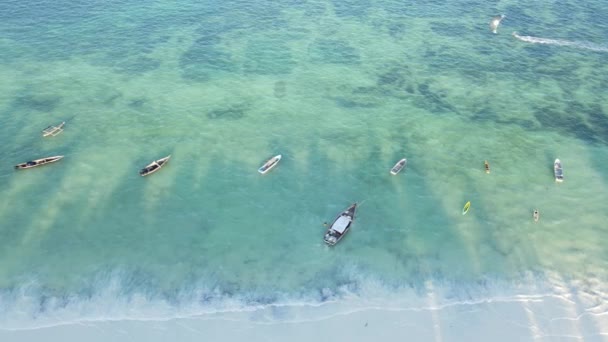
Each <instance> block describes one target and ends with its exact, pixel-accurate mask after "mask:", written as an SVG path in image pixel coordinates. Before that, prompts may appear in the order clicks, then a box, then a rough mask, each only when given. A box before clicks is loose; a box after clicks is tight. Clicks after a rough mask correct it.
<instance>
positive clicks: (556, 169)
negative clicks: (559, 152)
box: [553, 159, 564, 183]
mask: <svg viewBox="0 0 608 342" xmlns="http://www.w3.org/2000/svg"><path fill="white" fill-rule="evenodd" d="M553 174H554V175H555V181H556V182H559V183H561V182H563V181H564V171H563V170H562V162H561V161H560V160H559V159H555V162H554V163H553Z"/></svg>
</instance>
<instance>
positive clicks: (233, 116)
mask: <svg viewBox="0 0 608 342" xmlns="http://www.w3.org/2000/svg"><path fill="white" fill-rule="evenodd" d="M245 114H246V110H245V106H244V105H233V106H230V107H228V108H221V109H215V110H212V111H210V112H209V113H207V117H208V118H209V119H214V120H215V119H223V120H239V119H242V118H243V117H245Z"/></svg>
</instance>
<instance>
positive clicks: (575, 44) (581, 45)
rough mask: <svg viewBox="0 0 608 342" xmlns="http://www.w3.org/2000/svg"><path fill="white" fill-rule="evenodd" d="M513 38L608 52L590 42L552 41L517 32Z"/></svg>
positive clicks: (604, 48)
mask: <svg viewBox="0 0 608 342" xmlns="http://www.w3.org/2000/svg"><path fill="white" fill-rule="evenodd" d="M513 37H515V38H517V39H519V40H521V41H522V42H528V43H533V44H547V45H558V46H569V47H574V48H578V49H585V50H591V51H597V52H608V47H606V46H603V45H599V44H594V43H590V42H579V41H570V40H563V39H550V38H540V37H533V36H520V35H519V34H517V32H513Z"/></svg>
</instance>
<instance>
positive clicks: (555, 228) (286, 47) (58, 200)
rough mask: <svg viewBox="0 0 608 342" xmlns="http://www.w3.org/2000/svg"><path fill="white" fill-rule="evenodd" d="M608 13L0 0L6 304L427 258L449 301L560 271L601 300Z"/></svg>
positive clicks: (144, 298)
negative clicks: (494, 28) (557, 172)
mask: <svg viewBox="0 0 608 342" xmlns="http://www.w3.org/2000/svg"><path fill="white" fill-rule="evenodd" d="M498 13H505V14H506V15H507V17H506V18H505V19H504V20H503V22H502V24H501V26H500V27H499V29H498V34H496V35H494V34H492V33H491V32H490V31H489V28H488V23H489V20H490V18H491V17H492V16H493V15H496V14H498ZM606 13H607V12H606V4H604V3H603V2H602V1H587V2H585V4H580V3H579V2H574V1H569V2H567V3H564V2H561V1H560V2H557V1H553V2H549V3H546V2H545V3H543V4H542V5H540V4H538V5H537V4H533V3H525V4H524V3H519V4H509V5H507V4H505V5H503V6H500V7H494V6H492V5H491V4H489V3H487V2H484V1H469V2H466V3H462V2H459V1H451V2H437V1H430V2H426V3H425V4H420V3H418V2H414V1H377V2H369V1H359V0H349V1H340V0H335V1H296V0H292V1H259V0H256V1H253V0H252V1H244V0H243V1H179V2H170V1H163V2H148V1H143V2H142V1H103V2H90V1H76V2H74V1H69V2H68V1H39V2H35V3H34V2H27V1H26V2H23V1H13V0H9V1H5V2H3V3H1V4H0V33H1V34H0V37H1V38H0V51H1V52H0V61H1V63H0V73H1V74H2V75H3V77H2V78H1V79H0V94H1V95H0V144H1V146H3V151H4V152H3V155H4V157H3V158H2V160H3V163H2V164H3V165H4V166H3V167H1V168H0V198H2V200H1V201H0V304H1V305H0V307H1V309H0V328H4V329H22V328H29V327H36V326H42V325H53V324H61V323H64V322H67V321H74V320H95V319H100V318H103V319H142V318H143V319H146V318H151V319H156V318H166V317H175V316H188V315H193V314H200V313H204V312H216V311H223V310H227V311H230V310H249V309H252V308H255V307H258V306H260V305H291V304H294V303H310V304H315V303H322V302H327V301H338V302H339V301H340V300H343V299H344V298H345V297H347V296H351V295H354V296H355V297H357V298H360V299H361V300H363V301H367V300H370V301H378V302H381V303H385V301H386V302H387V303H389V302H391V300H392V299H391V294H393V293H396V291H410V290H413V292H414V293H416V294H418V295H420V296H421V297H423V296H424V295H425V294H427V293H428V291H429V282H431V283H433V284H434V286H435V287H437V286H439V287H441V288H442V289H443V290H442V291H441V292H442V295H441V296H440V297H439V298H438V299H437V300H438V301H439V302H442V303H443V302H445V303H450V302H454V301H458V300H462V299H463V298H474V299H476V298H477V299H479V298H491V297H492V296H495V295H498V294H504V293H507V294H511V295H517V294H525V295H536V294H539V293H546V292H552V291H555V286H553V285H555V284H559V285H560V286H562V285H563V284H574V283H576V284H577V286H580V288H579V290H578V291H581V292H585V293H590V294H591V295H590V299H589V300H588V301H587V300H585V301H584V303H585V305H587V304H588V303H595V302H597V301H600V302H601V301H603V300H604V299H605V297H606V295H605V293H606V292H604V288H603V286H604V285H602V284H604V283H605V281H606V280H607V276H608V274H607V273H606V271H605V270H606V266H608V265H607V260H608V249H607V248H606V245H605V243H604V242H603V241H605V239H606V238H607V237H608V231H607V228H606V225H605V222H606V219H608V214H607V212H606V204H605V203H606V199H608V196H607V195H606V193H607V190H608V183H607V182H608V173H607V172H606V168H605V165H606V162H608V145H607V144H608V114H607V113H608V107H607V103H608V102H607V96H606V92H605V89H606V88H607V86H608V83H607V82H608V81H607V75H608V74H607V71H608V66H607V65H608V63H607V62H608V52H606V49H608V43H606V39H605V38H606V37H607V36H608V24H606V23H607V22H608V18H607V17H606V16H607V14H606ZM513 31H517V33H518V35H520V37H521V36H525V37H528V39H524V40H521V39H517V38H516V37H514V36H512V35H511V33H512V32H513ZM530 37H532V38H534V39H531V38H530ZM556 41H557V42H556ZM564 42H568V43H566V44H564ZM61 121H66V128H65V131H64V132H63V133H62V134H60V135H58V136H56V137H52V138H42V137H41V134H40V131H41V130H42V129H43V128H44V127H47V126H48V125H51V124H57V123H59V122H61ZM278 153H280V154H282V155H283V160H282V161H281V163H280V164H279V165H278V166H277V167H276V168H275V169H274V170H272V171H271V172H269V174H267V175H264V176H261V175H259V174H258V173H257V168H258V167H259V166H260V165H261V164H262V163H263V162H264V161H265V160H266V159H267V158H269V157H271V156H273V155H275V154H278ZM59 154H60V155H65V158H64V159H63V160H62V161H60V162H58V163H55V164H52V165H48V166H43V167H40V168H34V169H31V170H21V171H15V170H13V169H12V166H13V165H14V164H17V163H21V162H25V161H27V160H31V159H36V158H40V157H44V156H48V155H59ZM168 154H171V155H172V159H171V161H170V162H169V163H168V164H167V166H166V167H164V168H163V169H162V170H161V171H159V172H158V173H156V174H154V175H151V176H150V177H146V178H142V177H140V176H139V175H138V170H139V169H140V168H142V167H143V166H145V165H147V164H148V163H149V162H150V161H152V160H154V159H159V158H161V157H164V156H166V155H168ZM403 157H406V158H407V159H408V166H407V168H406V169H405V170H404V171H402V172H401V173H400V174H399V175H397V176H390V175H389V170H390V168H391V167H392V166H393V164H394V163H395V162H396V161H398V160H399V159H401V158H403ZM555 158H560V159H561V160H562V163H563V165H564V175H565V181H564V183H562V184H556V183H555V182H554V179H553V170H552V166H553V161H554V159H555ZM484 160H488V161H489V162H490V164H491V169H492V172H491V173H490V174H485V173H484V171H483V161H484ZM355 201H358V202H362V205H361V206H360V209H359V211H358V214H357V219H356V222H355V224H354V226H353V228H352V230H351V232H350V233H349V234H348V235H347V236H346V237H345V238H344V240H343V241H341V242H340V243H339V244H338V245H337V246H335V247H334V248H329V247H327V246H325V245H324V244H323V240H322V238H323V234H324V229H325V228H324V226H323V222H326V221H331V220H332V219H333V218H334V217H335V215H336V214H338V213H339V212H340V211H341V210H343V209H344V208H346V207H347V206H348V205H350V204H351V203H352V202H355ZM467 201H471V203H472V206H471V209H470V211H469V213H468V214H467V215H465V216H463V215H461V210H462V206H463V205H464V204H465V203H466V202H467ZM534 208H538V209H539V210H540V213H541V219H540V221H539V222H537V223H535V222H533V220H532V210H533V209H534ZM579 282H580V283H579ZM563 286H564V288H568V286H570V285H563ZM560 288H561V287H560ZM558 292H559V291H558ZM408 298H409V299H408V300H411V301H413V300H414V299H411V298H410V297H408ZM408 300H405V301H403V302H399V303H400V305H403V306H407V305H410V304H411V303H412V302H411V301H410V302H408ZM294 305H295V304H294ZM412 305H413V304H412ZM585 305H583V310H586V308H585ZM589 307H594V306H593V305H592V304H589ZM282 315H285V313H284V312H282V311H280V312H278V313H277V315H276V317H274V318H275V319H282V318H284V317H283V316H282Z"/></svg>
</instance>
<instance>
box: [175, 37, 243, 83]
mask: <svg viewBox="0 0 608 342" xmlns="http://www.w3.org/2000/svg"><path fill="white" fill-rule="evenodd" d="M219 42H220V38H219V37H218V36H205V37H201V38H199V39H197V40H196V41H194V43H192V45H191V46H190V48H189V49H188V50H187V51H186V52H184V53H183V54H182V56H181V57H180V59H179V66H180V68H181V70H182V77H183V78H185V79H187V80H191V81H198V82H203V81H207V80H209V79H210V77H211V74H212V73H213V72H216V71H224V72H234V71H235V70H236V65H235V64H234V63H233V62H232V56H231V54H229V53H227V52H224V51H222V50H221V49H220V48H218V47H216V45H217V44H218V43H219Z"/></svg>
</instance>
